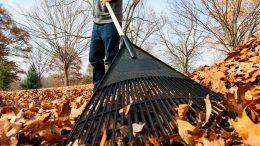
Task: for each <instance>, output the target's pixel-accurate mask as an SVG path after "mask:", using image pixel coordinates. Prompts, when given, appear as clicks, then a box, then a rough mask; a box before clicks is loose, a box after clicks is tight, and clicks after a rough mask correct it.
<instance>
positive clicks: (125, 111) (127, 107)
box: [118, 102, 132, 116]
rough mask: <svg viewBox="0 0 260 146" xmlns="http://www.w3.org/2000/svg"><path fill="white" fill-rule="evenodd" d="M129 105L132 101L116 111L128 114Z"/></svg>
mask: <svg viewBox="0 0 260 146" xmlns="http://www.w3.org/2000/svg"><path fill="white" fill-rule="evenodd" d="M131 105H132V102H130V104H129V105H127V106H125V107H124V108H121V109H120V110H119V111H118V113H119V114H121V113H125V116H126V115H127V114H128V112H129V110H130V108H131Z"/></svg>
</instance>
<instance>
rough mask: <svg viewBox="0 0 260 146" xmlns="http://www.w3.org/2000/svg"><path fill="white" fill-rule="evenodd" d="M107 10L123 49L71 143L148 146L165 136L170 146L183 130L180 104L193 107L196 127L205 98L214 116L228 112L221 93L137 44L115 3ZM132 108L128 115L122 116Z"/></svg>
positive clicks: (190, 116)
mask: <svg viewBox="0 0 260 146" xmlns="http://www.w3.org/2000/svg"><path fill="white" fill-rule="evenodd" d="M106 6H107V9H108V11H109V13H110V15H111V17H112V19H113V22H114V24H115V26H116V28H117V30H118V33H119V34H120V36H121V37H122V38H123V45H122V46H121V48H120V50H119V52H118V54H117V56H116V57H115V59H114V60H113V62H112V64H111V66H110V67H109V69H108V71H107V73H106V74H105V75H104V77H103V79H102V81H101V82H100V84H99V86H98V89H97V90H96V91H95V92H94V94H93V96H92V98H91V99H90V101H89V102H88V104H87V105H86V107H85V109H84V110H83V112H82V114H81V116H80V117H79V118H78V120H77V121H76V123H75V125H74V127H73V130H72V131H71V133H70V135H69V137H68V139H67V140H66V144H68V143H69V142H71V141H73V140H75V139H78V140H79V141H80V143H83V144H89V145H98V144H100V143H101V141H102V138H103V139H106V140H109V141H110V145H119V144H120V145H128V144H129V142H131V141H134V140H135V141H136V142H137V143H136V144H137V145H144V143H145V142H144V141H145V140H144V137H143V136H142V135H145V136H146V137H151V136H154V137H156V138H160V137H163V138H164V139H165V141H166V142H167V141H168V143H169V137H170V136H171V135H174V134H175V133H176V131H178V129H177V124H176V122H175V119H174V117H175V116H176V115H178V113H176V110H175V108H178V106H179V105H180V104H187V103H188V102H190V101H192V102H193V106H192V108H193V112H192V111H188V113H187V120H188V121H189V122H190V123H193V124H194V123H195V119H196V118H197V117H198V113H199V111H205V110H206V109H205V103H204V98H205V97H206V95H209V97H210V99H211V104H212V115H217V114H218V113H219V112H221V111H222V110H223V107H221V106H219V104H218V102H219V101H221V100H222V99H223V97H222V96H221V95H220V94H217V93H214V92H213V91H211V90H209V89H207V88H205V87H203V86H201V85H200V84H198V83H197V82H195V81H193V80H191V79H190V78H188V77H186V76H185V75H183V74H181V73H180V72H178V71H177V70H175V69H173V68H171V67H170V66H168V65H167V64H165V63H163V62H162V61H160V60H158V59H156V58H155V57H153V56H152V55H150V54H149V53H147V52H145V51H144V50H142V49H141V48H139V47H137V46H136V45H134V44H132V43H131V42H130V41H129V40H128V38H127V36H126V35H125V34H124V33H123V31H122V28H121V26H120V24H119V23H118V21H117V19H116V16H115V14H114V12H113V10H112V8H111V6H110V4H109V3H106ZM129 105H130V109H129V111H128V113H127V114H125V112H120V109H122V108H125V107H127V106H129ZM134 123H143V124H144V127H143V129H142V132H138V133H136V134H134V133H133V130H134V129H133V124H134ZM122 131H126V132H122ZM104 135H105V138H104Z"/></svg>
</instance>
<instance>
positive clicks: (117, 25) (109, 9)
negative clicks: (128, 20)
mask: <svg viewBox="0 0 260 146" xmlns="http://www.w3.org/2000/svg"><path fill="white" fill-rule="evenodd" d="M106 7H107V10H108V12H109V14H110V16H111V18H112V20H113V22H114V24H115V26H116V29H117V32H118V33H119V35H120V36H124V35H125V33H124V32H123V29H122V27H121V26H120V24H119V22H118V20H117V18H116V15H115V13H114V11H113V9H112V7H111V5H110V3H109V2H106Z"/></svg>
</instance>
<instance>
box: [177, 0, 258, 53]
mask: <svg viewBox="0 0 260 146" xmlns="http://www.w3.org/2000/svg"><path fill="white" fill-rule="evenodd" d="M259 5H260V1H254V0H178V1H177V6H178V9H180V10H181V11H182V13H181V14H182V17H186V18H188V19H191V20H194V19H196V21H198V22H199V24H200V25H201V26H202V27H204V28H205V29H206V30H207V31H208V32H209V33H210V34H211V35H210V36H209V37H210V38H209V40H210V42H211V43H212V44H213V45H215V47H216V45H221V46H222V47H221V48H220V50H221V51H224V52H227V51H229V50H230V49H231V48H233V47H235V46H237V45H238V44H239V43H240V42H241V41H242V40H243V39H244V38H245V37H246V36H249V37H250V36H252V35H253V34H254V33H256V32H257V31H258V30H257V26H259V24H260V7H259ZM194 9H195V10H196V11H193V10H194Z"/></svg>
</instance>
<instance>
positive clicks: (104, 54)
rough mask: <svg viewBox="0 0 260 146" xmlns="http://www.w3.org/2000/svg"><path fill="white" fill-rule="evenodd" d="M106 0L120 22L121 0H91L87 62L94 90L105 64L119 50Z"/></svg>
mask: <svg viewBox="0 0 260 146" xmlns="http://www.w3.org/2000/svg"><path fill="white" fill-rule="evenodd" d="M106 2H109V3H110V5H111V7H112V9H113V11H114V13H115V15H116V17H117V19H118V21H119V23H121V24H122V0H93V16H94V23H93V29H92V35H91V41H90V51H89V62H90V64H91V65H92V66H93V84H94V89H93V91H94V92H95V90H96V89H97V87H98V85H99V83H100V81H101V80H102V78H103V76H104V74H105V65H108V66H109V65H110V64H111V63H112V61H113V59H114V57H115V56H116V54H117V52H118V50H119V42H120V36H119V34H118V32H117V30H116V27H115V25H114V23H113V20H112V18H111V16H110V14H109V12H108V10H107V8H106V5H105V3H106ZM104 59H105V61H104Z"/></svg>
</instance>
